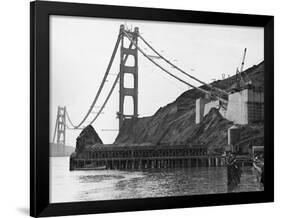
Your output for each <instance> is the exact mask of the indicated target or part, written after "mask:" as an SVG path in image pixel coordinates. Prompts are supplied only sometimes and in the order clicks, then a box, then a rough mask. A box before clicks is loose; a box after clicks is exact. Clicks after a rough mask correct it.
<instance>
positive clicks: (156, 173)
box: [50, 157, 263, 203]
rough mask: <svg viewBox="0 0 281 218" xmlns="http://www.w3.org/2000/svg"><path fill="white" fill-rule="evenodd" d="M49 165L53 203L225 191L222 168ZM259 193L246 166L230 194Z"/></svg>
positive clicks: (60, 161) (57, 160) (62, 160)
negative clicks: (75, 168) (129, 168)
mask: <svg viewBox="0 0 281 218" xmlns="http://www.w3.org/2000/svg"><path fill="white" fill-rule="evenodd" d="M50 164H51V166H50V167H51V172H50V177H51V181H50V182H51V187H50V188H51V202H52V203H55V202H70V201H71V202H73V201H92V200H109V199H126V198H127V199H128V198H146V197H162V196H180V195H195V194H212V193H226V192H228V190H227V185H226V184H227V171H226V168H225V167H217V168H214V167H209V168H206V167H204V168H203V167H202V168H188V169H150V170H147V171H120V170H89V171H69V158H68V157H51V158H50ZM261 190H263V188H262V187H261V186H260V185H259V184H258V183H257V182H256V177H255V175H254V173H253V170H252V169H251V168H249V167H248V168H244V169H243V174H242V177H241V184H239V185H238V187H237V188H236V189H235V190H232V191H233V192H241V191H261Z"/></svg>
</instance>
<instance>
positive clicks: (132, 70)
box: [53, 25, 243, 145]
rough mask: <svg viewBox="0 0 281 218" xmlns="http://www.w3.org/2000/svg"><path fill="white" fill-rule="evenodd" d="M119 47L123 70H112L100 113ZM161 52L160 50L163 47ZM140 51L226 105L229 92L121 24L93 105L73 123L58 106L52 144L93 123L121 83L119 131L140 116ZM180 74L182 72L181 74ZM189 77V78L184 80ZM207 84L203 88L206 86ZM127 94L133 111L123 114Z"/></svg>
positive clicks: (63, 108)
mask: <svg viewBox="0 0 281 218" xmlns="http://www.w3.org/2000/svg"><path fill="white" fill-rule="evenodd" d="M125 41H127V42H128V44H129V46H128V47H126V46H125ZM139 41H142V44H143V45H145V46H146V47H145V48H143V47H141V46H140V45H139V44H140V43H139ZM119 47H120V69H119V72H118V73H117V74H114V73H115V72H114V73H111V76H112V75H116V76H115V80H114V82H113V84H112V86H111V88H110V89H109V92H108V93H107V95H105V96H106V98H105V99H104V102H103V104H102V105H101V106H100V107H99V110H98V111H97V112H93V109H94V108H96V107H97V105H96V104H97V101H98V99H99V98H100V96H101V93H103V91H104V86H105V83H106V81H107V79H108V76H109V74H110V71H111V67H112V64H113V61H114V59H115V58H116V54H117V51H118V49H119ZM160 51H161V50H160ZM139 54H141V55H143V56H144V57H145V58H146V59H147V60H148V61H149V62H151V64H153V65H154V66H155V67H157V68H159V69H161V72H163V73H165V74H167V75H169V76H170V77H171V78H173V79H176V80H177V81H179V82H180V83H183V84H185V85H186V86H187V87H188V88H189V87H192V88H194V89H197V90H198V91H200V92H201V93H202V94H204V95H206V96H208V97H209V99H213V100H216V101H219V103H220V105H222V106H225V107H226V106H227V104H228V95H229V94H230V93H229V92H227V91H225V90H222V89H220V88H218V87H214V86H213V85H211V84H208V83H206V82H204V81H202V80H200V79H199V78H197V77H195V76H194V75H191V74H190V73H189V72H187V71H186V70H183V69H182V68H180V67H179V66H177V65H176V64H174V63H173V62H172V61H170V60H169V59H168V58H166V57H164V56H163V55H162V54H161V53H160V52H159V51H158V50H156V49H155V48H154V47H153V46H152V45H151V44H150V43H149V42H148V41H147V40H146V39H145V38H144V37H143V36H142V35H141V34H140V32H139V28H138V27H135V28H134V29H133V30H132V29H127V28H125V26H124V25H121V26H120V30H119V33H118V36H117V40H116V43H115V46H114V49H113V52H112V55H111V58H110V61H109V63H108V65H107V68H106V70H105V73H104V76H103V79H102V81H101V83H100V85H99V88H98V91H97V93H96V95H95V97H94V99H93V101H92V104H91V105H90V106H89V109H88V110H87V111H86V113H85V114H84V116H82V118H81V121H80V122H78V123H74V122H73V121H72V119H71V116H70V114H69V113H68V110H67V107H65V106H64V107H61V106H59V107H58V111H57V118H56V124H55V130H54V134H53V143H57V144H63V145H65V140H66V130H81V129H83V128H84V127H85V126H87V125H92V124H93V123H94V122H95V121H96V120H97V119H98V118H99V116H100V115H101V114H102V113H103V110H104V109H105V107H106V105H107V103H108V101H109V99H110V97H111V96H112V93H113V91H114V90H115V88H116V86H117V84H118V83H119V111H118V112H117V118H118V119H119V130H120V128H121V126H122V124H123V122H124V120H125V119H137V118H138V116H139V114H138V104H139V102H138V69H139V66H138V56H139ZM129 56H132V57H133V59H134V65H133V66H131V65H130V66H128V65H127V64H126V62H127V59H128V57H129ZM163 63H165V64H166V65H167V66H170V67H171V69H172V70H171V69H167V67H165V66H164V65H163ZM175 71H176V72H177V73H180V74H181V77H179V76H178V75H177V74H175ZM240 71H241V72H242V71H243V67H241V70H240ZM126 74H131V75H133V79H134V81H133V84H134V85H133V87H132V88H128V87H125V84H124V78H125V75H126ZM183 77H184V78H186V79H183ZM194 82H197V83H199V84H201V86H197V85H194ZM203 87H204V88H203ZM126 96H131V97H132V98H133V108H132V109H133V113H132V114H125V113H124V107H125V105H124V99H125V97H126ZM91 114H95V115H94V117H93V118H91V116H90V115H91Z"/></svg>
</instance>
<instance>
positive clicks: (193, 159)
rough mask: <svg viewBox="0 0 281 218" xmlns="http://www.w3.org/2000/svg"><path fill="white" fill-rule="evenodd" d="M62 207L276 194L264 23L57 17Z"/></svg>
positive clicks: (55, 138)
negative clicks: (271, 183) (269, 161)
mask: <svg viewBox="0 0 281 218" xmlns="http://www.w3.org/2000/svg"><path fill="white" fill-rule="evenodd" d="M49 19H50V20H49V21H50V27H49V28H50V40H49V43H50V51H49V53H50V108H49V110H50V120H49V126H50V129H49V146H50V147H49V149H50V157H49V167H50V172H49V175H50V187H49V188H50V203H63V202H83V201H100V200H119V199H145V198H155V197H169V196H192V195H206V194H210V195H211V194H220V193H237V192H239V193H241V192H262V191H264V166H265V165H266V162H265V163H264V98H265V97H264V73H265V70H264V69H265V67H264V28H263V27H254V26H236V25H217V24H216V25H215V24H200V23H177V22H164V21H163V22H162V21H161V22H160V21H142V20H130V19H128V20H124V19H112V18H90V17H79V16H75V17H74V16H60V15H50V18H49Z"/></svg>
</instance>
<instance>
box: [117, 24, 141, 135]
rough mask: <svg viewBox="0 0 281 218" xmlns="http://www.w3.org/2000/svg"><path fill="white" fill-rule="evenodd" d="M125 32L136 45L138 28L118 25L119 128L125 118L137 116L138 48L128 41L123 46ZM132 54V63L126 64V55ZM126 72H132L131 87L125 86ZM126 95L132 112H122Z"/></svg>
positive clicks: (125, 38) (125, 37)
mask: <svg viewBox="0 0 281 218" xmlns="http://www.w3.org/2000/svg"><path fill="white" fill-rule="evenodd" d="M124 31H125V32H126V33H127V34H128V35H129V37H130V38H131V39H132V40H133V41H134V43H135V44H136V45H137V43H138V36H139V28H138V27H135V29H134V31H131V30H125V27H124V25H121V26H120V34H121V46H120V56H121V57H120V89H119V92H120V93H119V112H118V113H117V115H118V118H119V130H120V129H121V127H122V124H123V122H124V120H125V119H127V118H129V119H135V118H137V117H138V49H137V48H136V47H135V46H133V45H132V43H130V46H129V47H128V48H126V47H125V46H124V41H125V40H128V41H129V39H128V38H127V36H126V35H125V34H124V33H123V32H124ZM130 55H131V56H133V59H134V65H133V66H127V65H126V60H127V57H128V56H130ZM126 74H132V75H133V78H134V83H133V84H134V86H133V88H128V87H125V84H124V79H125V75H126ZM126 96H130V97H132V98H133V104H134V105H133V114H124V100H125V97H126Z"/></svg>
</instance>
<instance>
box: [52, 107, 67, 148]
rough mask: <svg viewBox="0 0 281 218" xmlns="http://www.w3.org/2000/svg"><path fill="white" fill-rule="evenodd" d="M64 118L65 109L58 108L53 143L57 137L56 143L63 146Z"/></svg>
mask: <svg viewBox="0 0 281 218" xmlns="http://www.w3.org/2000/svg"><path fill="white" fill-rule="evenodd" d="M65 116H66V107H60V106H58V113H57V120H56V127H55V133H54V138H53V142H55V136H57V139H56V143H57V144H62V145H65V131H66V125H65Z"/></svg>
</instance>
